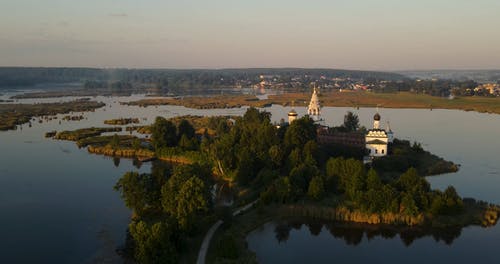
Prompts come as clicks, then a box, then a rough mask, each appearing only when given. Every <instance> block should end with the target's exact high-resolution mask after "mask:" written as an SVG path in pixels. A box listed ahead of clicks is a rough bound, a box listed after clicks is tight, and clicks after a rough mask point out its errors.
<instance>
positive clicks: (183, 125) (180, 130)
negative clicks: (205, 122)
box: [177, 119, 195, 140]
mask: <svg viewBox="0 0 500 264" xmlns="http://www.w3.org/2000/svg"><path fill="white" fill-rule="evenodd" d="M182 136H186V137H187V138H188V139H191V138H193V137H194V136H195V130H194V127H193V126H192V125H191V123H189V121H187V120H186V119H182V120H181V122H180V123H179V126H178V127H177V138H178V140H180V139H181V138H182Z"/></svg>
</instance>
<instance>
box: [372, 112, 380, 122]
mask: <svg viewBox="0 0 500 264" xmlns="http://www.w3.org/2000/svg"><path fill="white" fill-rule="evenodd" d="M373 120H375V121H380V114H379V113H376V114H375V115H374V116H373Z"/></svg>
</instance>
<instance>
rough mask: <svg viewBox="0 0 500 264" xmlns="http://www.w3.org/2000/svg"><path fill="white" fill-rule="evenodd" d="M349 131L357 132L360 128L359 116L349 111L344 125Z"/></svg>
mask: <svg viewBox="0 0 500 264" xmlns="http://www.w3.org/2000/svg"><path fill="white" fill-rule="evenodd" d="M342 126H343V127H344V128H345V129H346V130H347V131H350V132H352V131H356V130H358V128H359V118H358V115H357V114H355V113H353V112H351V111H349V112H347V114H346V115H345V116H344V124H343V125H342Z"/></svg>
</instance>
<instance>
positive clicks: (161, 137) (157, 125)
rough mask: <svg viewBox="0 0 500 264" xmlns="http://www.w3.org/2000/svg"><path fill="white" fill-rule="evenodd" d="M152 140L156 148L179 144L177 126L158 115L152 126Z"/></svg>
mask: <svg viewBox="0 0 500 264" xmlns="http://www.w3.org/2000/svg"><path fill="white" fill-rule="evenodd" d="M151 140H152V142H153V146H154V147H155V149H156V150H159V149H161V148H164V147H173V146H175V145H177V128H176V127H175V125H174V124H173V123H172V122H170V121H168V120H166V119H165V118H163V117H161V116H158V117H156V119H155V122H154V124H153V125H152V127H151Z"/></svg>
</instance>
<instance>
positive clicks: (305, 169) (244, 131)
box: [115, 108, 463, 263]
mask: <svg viewBox="0 0 500 264" xmlns="http://www.w3.org/2000/svg"><path fill="white" fill-rule="evenodd" d="M358 122H359V120H358V118H357V116H356V115H355V114H353V113H348V114H347V115H346V118H345V123H344V126H343V129H344V130H349V131H353V130H357V129H358V127H359V124H358ZM176 123H177V125H175V124H174V123H173V122H171V121H169V120H167V119H165V118H162V117H157V118H156V120H155V123H154V124H153V125H152V127H151V131H152V137H151V139H152V144H153V146H154V147H155V150H156V152H157V154H158V155H160V156H161V155H167V154H168V155H176V154H179V153H184V154H185V153H197V154H198V155H194V156H192V157H193V158H192V160H191V164H188V165H178V166H176V167H175V168H173V169H170V168H167V169H154V170H153V173H151V174H139V173H137V172H129V173H126V174H125V175H124V176H123V177H122V178H121V179H120V180H119V181H118V183H117V184H116V186H115V188H116V189H117V190H118V191H120V193H121V195H122V197H123V199H124V201H125V204H126V205H127V206H128V207H129V208H131V209H132V210H133V211H134V213H135V217H134V220H133V222H132V223H131V224H130V226H129V231H130V235H131V238H132V240H133V242H134V243H135V244H134V246H133V248H134V257H135V259H136V260H138V261H139V262H141V263H160V262H167V261H176V260H177V257H178V255H177V254H178V252H183V248H182V244H183V243H182V241H183V240H185V238H186V237H189V236H190V235H191V234H193V233H194V231H195V230H196V227H197V226H199V223H200V221H202V220H203V219H204V218H207V216H210V215H215V213H214V210H213V207H214V206H213V204H214V202H213V200H212V195H211V192H210V190H211V188H212V186H213V180H214V179H217V180H219V181H222V182H225V183H229V185H231V186H232V188H235V189H237V190H247V191H248V190H249V191H250V192H253V193H256V194H257V195H260V199H261V202H262V204H268V203H280V204H281V203H296V202H298V201H301V203H304V202H311V203H318V204H324V205H327V206H330V207H335V206H337V207H340V206H342V208H347V209H352V210H358V211H361V212H365V213H369V214H383V213H392V214H395V215H396V214H397V215H400V216H401V215H402V216H409V217H413V216H418V215H422V214H425V215H429V216H436V215H446V214H456V213H459V212H461V211H462V208H463V203H462V199H461V198H460V197H459V196H458V195H457V193H456V191H455V190H454V189H453V188H452V187H448V189H446V191H444V192H440V191H433V190H431V189H430V185H429V183H427V181H426V180H425V179H424V178H422V177H420V176H419V175H418V172H417V170H416V169H414V168H412V167H409V168H405V171H404V173H400V175H398V176H397V177H384V178H381V177H380V176H379V173H377V171H376V169H377V167H374V168H368V167H366V166H365V165H364V164H363V163H362V162H361V161H360V160H357V159H354V158H344V157H332V156H330V155H329V154H328V153H329V151H325V149H324V148H323V147H321V146H318V144H317V143H316V135H317V127H316V124H315V123H314V121H313V120H312V119H310V118H309V117H308V116H305V117H302V118H300V119H297V120H296V121H294V122H292V123H291V124H289V125H284V126H280V127H279V128H278V127H276V126H275V125H273V124H272V123H271V118H270V114H269V113H267V112H260V111H259V110H257V109H255V108H249V109H248V110H247V111H246V113H245V114H244V115H243V116H242V117H235V118H234V120H233V119H229V118H223V117H218V118H212V119H210V120H209V121H208V122H207V126H209V127H210V129H212V130H213V131H216V133H215V134H213V135H211V136H209V135H207V134H206V133H205V134H202V135H200V134H197V132H196V131H195V129H194V127H193V126H192V124H190V122H188V121H186V120H180V121H179V122H176ZM190 142H191V143H190ZM329 148H335V147H332V146H329ZM409 148H410V149H411V150H412V151H416V152H420V151H423V150H422V149H421V147H420V146H419V145H418V144H414V146H410V147H409ZM235 193H237V192H235ZM160 240H161V241H160ZM223 241H226V242H227V243H226V244H218V245H216V247H217V249H216V250H217V251H218V252H219V254H220V255H221V256H224V258H226V259H234V258H236V257H237V255H238V250H239V249H238V246H236V244H235V241H234V239H232V238H231V237H224V238H223Z"/></svg>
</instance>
